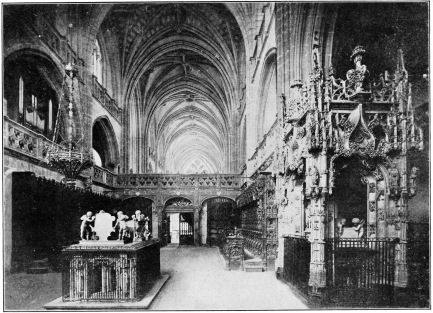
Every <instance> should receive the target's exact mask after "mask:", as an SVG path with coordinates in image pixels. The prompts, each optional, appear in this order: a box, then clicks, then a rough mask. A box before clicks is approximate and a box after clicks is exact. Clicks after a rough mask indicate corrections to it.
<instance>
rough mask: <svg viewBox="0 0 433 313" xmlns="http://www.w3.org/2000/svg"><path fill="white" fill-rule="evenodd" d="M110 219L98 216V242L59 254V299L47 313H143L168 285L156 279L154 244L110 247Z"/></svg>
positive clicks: (157, 258)
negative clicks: (133, 311) (125, 311)
mask: <svg viewBox="0 0 433 313" xmlns="http://www.w3.org/2000/svg"><path fill="white" fill-rule="evenodd" d="M112 222H113V218H112V216H111V215H110V214H108V213H105V212H100V213H98V214H97V215H96V218H95V227H94V228H93V231H95V232H96V238H98V239H100V240H82V241H80V243H79V244H75V245H71V246H69V247H67V248H65V249H64V250H63V251H62V257H63V272H62V297H61V298H59V299H56V300H54V301H52V302H50V303H48V304H46V305H45V306H44V307H45V308H46V309H54V310H56V309H86V310H87V309H92V308H93V309H110V308H112V309H119V308H138V309H144V308H147V307H148V306H149V305H150V303H151V301H152V300H153V299H154V297H155V296H156V295H157V294H158V292H159V290H160V289H161V288H162V287H163V285H164V283H165V282H166V281H167V279H168V275H161V273H160V251H159V250H160V245H159V241H158V240H148V241H142V242H133V243H128V244H125V243H123V241H116V240H114V241H110V240H108V237H109V235H110V233H111V232H112V231H113V227H112Z"/></svg>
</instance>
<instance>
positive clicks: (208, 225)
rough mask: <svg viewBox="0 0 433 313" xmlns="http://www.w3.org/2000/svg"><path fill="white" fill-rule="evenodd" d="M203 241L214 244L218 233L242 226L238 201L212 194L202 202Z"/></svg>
mask: <svg viewBox="0 0 433 313" xmlns="http://www.w3.org/2000/svg"><path fill="white" fill-rule="evenodd" d="M201 207H202V210H201V228H202V229H201V231H202V243H206V244H210V245H214V244H216V242H217V240H218V234H219V233H220V232H222V231H225V230H226V229H233V227H239V226H240V215H238V214H236V213H237V211H236V201H235V200H234V199H232V198H230V197H228V196H211V197H207V198H206V199H204V200H203V201H202V202H201Z"/></svg>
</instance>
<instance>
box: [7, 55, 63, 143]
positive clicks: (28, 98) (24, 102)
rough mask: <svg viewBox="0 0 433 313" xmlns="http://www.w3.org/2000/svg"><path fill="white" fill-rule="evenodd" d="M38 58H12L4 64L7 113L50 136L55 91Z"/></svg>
mask: <svg viewBox="0 0 433 313" xmlns="http://www.w3.org/2000/svg"><path fill="white" fill-rule="evenodd" d="M47 71H48V69H46V68H43V66H42V65H38V64H37V62H26V61H23V60H21V61H15V62H10V63H8V64H7V65H6V66H5V76H6V77H7V79H6V80H5V85H4V86H5V92H4V95H5V102H6V103H7V111H6V114H7V116H8V117H9V118H10V119H11V120H14V121H16V122H18V123H20V124H23V125H25V126H26V127H28V128H30V129H32V130H33V131H35V132H38V133H42V134H43V135H45V136H47V137H48V138H50V139H51V136H52V134H53V130H54V123H55V120H56V114H57V110H58V106H57V103H58V102H57V101H58V100H57V94H56V92H55V91H54V89H53V88H52V87H51V86H52V85H51V84H50V81H48V78H47V76H46V75H45V74H43V73H46V72H47Z"/></svg>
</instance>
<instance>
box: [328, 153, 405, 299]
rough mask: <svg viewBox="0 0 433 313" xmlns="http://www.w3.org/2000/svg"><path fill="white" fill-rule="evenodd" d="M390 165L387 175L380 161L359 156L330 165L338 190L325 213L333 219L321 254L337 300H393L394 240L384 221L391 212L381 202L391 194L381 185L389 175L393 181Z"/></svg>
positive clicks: (338, 159) (340, 158)
mask: <svg viewBox="0 0 433 313" xmlns="http://www.w3.org/2000/svg"><path fill="white" fill-rule="evenodd" d="M390 166H391V168H390V169H389V170H388V171H386V170H384V169H385V166H384V165H383V164H382V163H381V160H380V159H372V158H365V157H361V156H352V157H349V158H345V157H339V158H337V159H336V160H335V162H334V168H335V190H336V192H334V193H333V195H332V197H331V198H330V203H329V205H331V207H328V209H329V211H330V212H331V214H330V216H334V217H335V218H334V219H333V220H332V219H330V220H328V223H327V227H328V236H327V237H328V239H327V240H326V246H325V251H326V252H325V255H326V258H327V260H326V263H327V275H328V276H327V278H328V282H327V284H329V287H330V288H331V289H333V290H334V291H335V295H336V299H335V301H338V302H343V301H354V302H356V301H362V302H364V303H369V304H372V303H390V301H392V295H393V290H394V277H395V270H396V267H395V265H396V254H397V250H398V249H397V244H398V240H396V238H395V237H396V233H395V232H394V230H393V229H390V227H389V226H387V222H386V221H385V217H386V216H390V211H391V210H390V208H388V207H387V206H386V201H387V200H386V199H385V198H386V197H387V194H388V193H389V191H391V193H392V188H389V190H387V184H386V183H385V176H387V175H388V174H389V175H390V176H389V180H390V181H391V180H392V175H393V174H392V165H390ZM388 172H389V173H388ZM391 185H392V184H391ZM390 197H392V195H390ZM388 201H390V199H388ZM334 291H333V292H334ZM349 295H352V297H353V298H352V299H350V300H348V298H350V297H349ZM353 295H355V296H353ZM333 301H334V300H333Z"/></svg>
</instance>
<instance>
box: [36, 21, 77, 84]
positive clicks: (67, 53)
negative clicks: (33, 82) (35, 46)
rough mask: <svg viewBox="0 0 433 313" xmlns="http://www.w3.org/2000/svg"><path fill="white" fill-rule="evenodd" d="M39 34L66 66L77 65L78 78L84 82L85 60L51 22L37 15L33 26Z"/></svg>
mask: <svg viewBox="0 0 433 313" xmlns="http://www.w3.org/2000/svg"><path fill="white" fill-rule="evenodd" d="M32 25H34V28H35V30H36V31H37V32H38V35H39V38H41V39H42V41H44V42H45V43H46V44H47V46H48V47H49V48H50V49H51V50H52V51H53V52H54V53H55V54H57V56H58V57H59V58H60V59H61V60H62V61H63V63H64V64H67V63H73V64H75V65H77V68H78V76H79V79H80V80H81V81H82V78H83V75H84V65H85V63H84V60H83V59H81V58H79V57H78V55H77V53H76V52H75V51H74V49H72V47H71V46H70V45H69V44H67V39H66V37H65V36H62V35H61V34H60V33H59V32H58V31H57V29H56V28H55V27H53V26H52V25H51V24H50V22H48V21H47V20H46V18H45V17H43V16H42V15H36V16H35V21H34V23H33V24H32Z"/></svg>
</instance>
